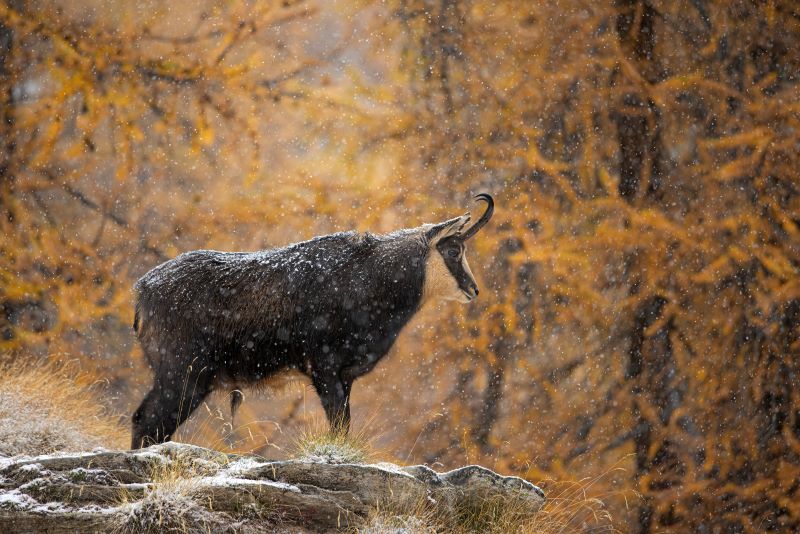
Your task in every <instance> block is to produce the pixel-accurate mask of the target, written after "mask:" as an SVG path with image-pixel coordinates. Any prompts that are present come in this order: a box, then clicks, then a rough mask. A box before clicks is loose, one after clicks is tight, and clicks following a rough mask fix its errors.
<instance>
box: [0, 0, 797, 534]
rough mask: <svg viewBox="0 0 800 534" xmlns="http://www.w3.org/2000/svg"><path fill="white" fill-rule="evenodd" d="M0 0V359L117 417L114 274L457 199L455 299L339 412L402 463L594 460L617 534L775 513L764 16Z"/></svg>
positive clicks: (783, 284) (777, 351) (665, 9)
mask: <svg viewBox="0 0 800 534" xmlns="http://www.w3.org/2000/svg"><path fill="white" fill-rule="evenodd" d="M18 4H19V2H13V1H6V2H3V3H1V4H0V45H2V46H0V93H1V94H2V98H3V104H4V106H3V114H4V117H3V122H2V124H0V134H2V146H0V149H2V151H3V152H2V155H0V158H2V159H1V160H0V209H1V210H2V215H3V217H2V220H0V225H2V231H3V235H4V236H7V237H6V238H5V239H4V240H3V242H2V244H0V280H2V284H0V302H2V306H3V312H4V313H3V314H2V315H0V333H2V338H0V350H2V351H3V353H4V358H11V357H16V358H20V357H28V355H29V354H41V355H45V356H49V357H50V358H53V359H57V358H60V357H63V356H64V355H74V354H88V355H90V357H87V358H86V359H85V361H84V364H85V366H87V367H90V368H93V369H95V370H96V371H97V372H98V373H99V374H101V375H103V376H106V377H108V378H109V380H110V381H111V384H112V386H113V387H115V388H116V390H117V391H118V392H119V400H118V403H119V405H120V406H121V407H123V408H125V409H127V410H129V411H130V410H131V409H132V407H133V406H134V405H135V404H136V403H137V402H138V401H139V398H140V396H141V394H143V388H144V386H145V385H146V384H147V382H148V380H149V374H148V372H147V371H146V367H145V366H144V364H143V363H142V361H141V355H140V353H139V350H138V348H136V347H135V345H134V344H133V336H132V334H131V332H130V331H129V324H130V319H131V315H132V312H131V309H130V297H131V295H130V292H129V291H130V290H129V288H130V286H131V284H132V282H133V281H134V280H135V279H136V278H137V277H138V276H139V275H141V274H142V273H143V272H144V271H146V270H147V269H148V268H150V267H152V266H153V265H155V264H156V263H158V262H160V261H162V260H163V259H165V258H168V257H172V256H174V255H176V254H177V253H179V252H182V251H185V250H191V249H195V248H217V249H223V250H237V249H256V248H261V247H267V246H273V245H278V244H283V243H287V242H291V241H297V240H300V239H304V238H308V237H310V236H312V235H316V234H321V233H327V232H330V231H334V230H340V229H348V228H354V227H355V228H357V229H362V230H365V229H371V230H374V231H386V230H390V229H394V228H398V227H403V226H414V225H417V224H419V223H421V222H424V221H431V220H436V219H439V218H443V217H447V216H451V215H453V214H457V213H459V212H460V209H461V207H462V205H463V204H464V203H465V202H466V200H467V199H468V198H469V194H472V193H476V192H479V191H484V190H486V191H490V192H491V193H492V194H493V195H494V196H495V198H496V200H497V204H498V209H497V211H496V215H495V218H494V219H493V221H492V223H491V224H490V226H489V227H487V229H486V230H485V231H483V232H482V234H481V235H480V236H479V237H478V238H476V239H475V241H474V244H473V245H472V247H471V249H470V258H471V262H472V266H473V271H474V272H475V274H476V276H477V278H478V282H479V285H480V286H481V287H482V288H485V290H484V291H482V292H481V298H480V299H479V301H478V303H477V304H475V305H473V306H470V307H468V308H464V307H460V306H457V305H452V306H451V305H447V306H441V307H435V308H431V309H426V310H423V311H422V312H421V313H420V314H419V315H418V317H416V318H415V320H414V321H413V323H412V324H411V325H410V326H409V327H408V328H407V330H406V332H405V333H404V334H403V336H401V339H400V340H399V341H398V344H397V346H396V348H395V349H394V351H393V354H392V355H391V356H390V357H389V358H388V359H387V360H386V361H385V362H382V363H381V365H380V366H379V367H378V369H376V371H375V372H374V373H373V374H371V375H369V376H368V377H365V378H364V379H363V380H362V381H360V382H359V385H358V386H356V388H355V389H354V395H353V410H354V417H355V422H356V424H358V421H359V420H361V421H364V420H367V419H369V420H378V421H383V422H382V423H379V424H378V426H380V427H382V428H380V430H381V437H380V438H379V442H378V443H377V445H378V446H379V447H380V448H382V449H385V450H389V451H392V452H393V454H394V455H395V456H397V457H398V458H400V459H408V460H409V461H411V460H413V461H427V462H431V463H433V462H441V463H443V464H446V465H454V464H456V463H462V462H463V461H464V460H468V461H475V462H480V463H483V464H487V465H489V466H490V467H495V468H497V469H499V470H501V471H508V472H515V473H518V474H520V475H523V476H526V477H528V478H531V479H534V480H536V479H557V480H562V481H567V480H579V479H582V478H591V479H595V478H596V477H597V475H598V474H599V473H606V472H607V473H609V475H607V476H606V477H605V478H603V479H600V480H597V481H595V482H594V483H593V490H595V491H596V492H597V494H599V495H608V496H609V502H608V505H609V506H610V509H611V511H612V515H613V516H614V517H615V518H616V521H617V522H618V524H619V526H620V527H623V528H626V530H628V529H629V530H636V531H639V532H651V531H658V530H662V529H670V530H676V531H686V532H693V531H698V530H701V529H702V528H707V529H710V530H713V529H715V528H716V529H718V530H720V531H727V530H737V531H752V532H756V531H760V530H763V529H771V530H791V529H797V528H800V506H798V504H797V502H796V499H795V498H794V496H793V494H794V492H795V491H796V489H797V486H798V480H800V461H798V452H800V399H798V394H797V391H798V378H797V377H798V372H800V369H798V368H797V356H798V349H800V341H798V340H799V339H800V332H799V331H798V324H800V283H798V280H800V277H798V274H800V273H798V269H800V263H799V260H798V258H800V253H799V251H800V215H799V214H800V194H798V186H799V184H800V180H798V170H797V169H798V168H800V160H799V159H798V150H797V147H798V146H800V87H799V86H798V83H799V82H800V80H798V77H797V73H798V72H800V56H798V54H797V53H796V50H797V48H798V45H800V42H799V41H800V38H799V37H798V35H800V22H798V20H800V14H799V13H798V11H797V8H796V7H795V6H794V3H792V2H788V1H775V2H764V3H758V4H755V3H753V4H752V5H751V4H750V3H745V2H721V1H712V2H706V3H697V2H688V1H687V2H684V1H680V2H662V1H659V0H646V1H643V0H624V1H619V2H615V3H603V2H589V1H586V0H571V1H568V2H558V3H557V4H556V3H544V5H540V4H542V3H538V2H536V3H534V2H516V1H513V0H501V1H498V2H491V3H490V2H479V1H466V2H452V1H449V0H394V1H392V2H388V3H387V2H375V3H372V2H361V3H358V4H356V5H354V4H353V3H350V2H338V3H333V4H330V3H324V2H316V3H315V2H310V1H307V2H303V1H300V2H260V3H257V4H250V3H246V2H230V3H228V2H226V3H219V2H214V1H211V0H208V1H204V0H196V2H194V4H195V7H196V10H195V11H194V12H192V11H189V10H187V8H186V7H184V6H183V4H181V6H180V7H177V4H176V5H175V6H172V7H171V10H170V9H169V8H160V7H158V6H160V5H161V4H160V3H153V5H148V4H141V5H137V6H130V5H129V4H130V3H127V2H119V3H118V4H115V5H113V6H110V7H109V4H108V3H107V2H102V3H101V2H95V1H92V0H82V1H80V2H63V1H62V2H59V1H56V0H50V1H45V0H40V1H38V2H33V3H30V5H25V6H20V5H18ZM253 5H256V6H258V7H257V8H254V7H253ZM53 14H58V16H52V15H53ZM175 14H181V15H182V17H177V16H173V15H175ZM184 15H185V16H184ZM6 42H7V43H8V45H7V46H6V44H5V43H6ZM305 392H306V390H305V389H303V388H295V389H290V390H289V391H288V392H284V393H283V394H282V395H278V396H277V398H269V399H267V400H266V401H265V400H264V399H263V398H260V400H259V397H258V395H253V396H252V397H253V398H248V400H247V402H245V405H244V406H243V409H242V411H241V412H240V413H239V415H237V424H239V423H242V424H243V426H241V427H237V428H236V429H231V428H230V426H225V425H227V424H229V422H228V421H227V419H226V418H225V417H224V416H218V415H215V411H214V410H215V406H214V405H213V403H212V405H211V406H210V407H209V410H208V412H206V413H208V414H211V416H210V417H209V418H208V420H206V421H201V422H195V423H194V425H188V426H187V427H186V429H185V434H184V438H187V437H190V438H192V439H194V440H195V441H198V442H201V443H206V444H209V443H211V444H217V445H219V444H220V443H222V442H224V441H227V442H228V443H232V444H235V445H237V446H239V447H242V448H250V449H252V448H254V447H260V449H259V450H260V452H262V453H263V454H268V455H274V454H281V452H280V450H279V449H280V448H281V447H283V446H285V444H287V443H290V442H291V438H290V437H286V436H285V434H288V433H289V432H288V431H286V430H285V429H286V428H287V427H297V426H299V425H300V423H299V420H301V419H302V418H303V417H312V416H313V415H314V413H315V412H317V410H318V408H317V401H316V399H315V397H314V395H313V394H308V395H306V393H305ZM306 408H307V409H306ZM309 412H311V413H309ZM264 419H268V420H269V421H268V422H264V421H263V420H264ZM264 440H266V442H267V445H264V446H262V444H263V443H264ZM615 467H622V468H623V469H622V470H618V469H614V468H615ZM637 494H638V495H641V498H638V497H636V495H637ZM626 498H627V502H626Z"/></svg>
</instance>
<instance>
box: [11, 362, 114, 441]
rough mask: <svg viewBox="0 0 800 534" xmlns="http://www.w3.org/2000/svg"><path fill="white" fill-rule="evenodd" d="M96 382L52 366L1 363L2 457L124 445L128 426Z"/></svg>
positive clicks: (83, 375)
mask: <svg viewBox="0 0 800 534" xmlns="http://www.w3.org/2000/svg"><path fill="white" fill-rule="evenodd" d="M95 382H96V381H94V380H93V379H92V378H91V377H90V376H88V375H86V374H83V373H77V372H72V371H70V370H69V369H67V368H64V367H58V366H54V365H45V366H41V367H26V366H21V365H12V366H4V367H0V456H14V455H19V454H27V455H31V456H33V455H39V454H49V453H52V452H56V451H58V452H63V451H86V450H91V449H93V448H96V447H106V448H123V447H126V446H127V445H128V439H129V438H128V430H127V429H126V428H124V427H122V426H121V425H120V424H119V418H118V417H114V416H112V415H111V414H109V413H108V411H107V409H106V408H105V407H104V406H103V405H102V403H101V401H100V400H99V397H98V395H97V392H96V391H95V389H96V388H94V387H93V383H95Z"/></svg>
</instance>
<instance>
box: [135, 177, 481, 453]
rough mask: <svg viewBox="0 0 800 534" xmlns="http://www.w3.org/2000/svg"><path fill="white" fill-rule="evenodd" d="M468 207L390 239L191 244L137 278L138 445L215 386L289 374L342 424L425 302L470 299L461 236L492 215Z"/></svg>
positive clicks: (163, 436) (235, 391) (161, 434)
mask: <svg viewBox="0 0 800 534" xmlns="http://www.w3.org/2000/svg"><path fill="white" fill-rule="evenodd" d="M475 198H476V199H478V200H482V201H484V202H486V204H487V208H486V211H485V212H484V213H483V215H482V216H481V217H480V219H478V221H476V222H475V223H474V224H473V225H472V226H470V227H467V226H466V225H467V223H468V222H469V218H470V216H469V214H468V213H467V214H465V215H462V216H460V217H455V218H453V219H450V220H447V221H445V222H442V223H439V224H425V225H422V226H420V227H417V228H411V229H403V230H398V231H395V232H392V233H389V234H385V235H375V234H371V233H358V232H352V231H351V232H343V233H335V234H331V235H326V236H321V237H315V238H313V239H311V240H309V241H303V242H301V243H295V244H292V245H288V246H286V247H281V248H274V249H268V250H261V251H257V252H217V251H212V250H196V251H193V252H187V253H185V254H181V255H180V256H178V257H176V258H174V259H172V260H169V261H167V262H165V263H162V264H161V265H158V266H157V267H154V268H153V269H151V270H150V271H149V272H147V273H146V274H145V275H144V276H142V278H140V279H139V281H138V282H136V285H135V286H134V288H135V293H136V310H135V318H134V323H133V328H134V331H135V332H136V334H137V336H138V338H139V342H140V343H141V346H142V349H143V351H144V354H145V356H146V358H147V360H148V362H149V363H150V367H151V368H152V370H153V373H154V380H153V387H152V389H151V390H150V392H149V393H148V394H147V395H146V396H145V398H144V400H143V401H142V403H141V405H140V406H139V408H138V409H137V410H136V412H135V413H134V414H133V417H132V423H133V424H132V426H133V440H132V447H133V448H139V447H142V446H145V445H147V444H151V443H160V442H163V441H167V440H169V439H170V437H171V435H172V434H173V432H175V430H176V429H177V427H178V426H179V425H180V424H181V423H182V422H183V421H184V420H185V419H186V418H187V417H188V416H189V415H190V414H191V413H192V412H193V411H194V410H195V409H196V408H197V407H198V406H199V405H200V403H202V402H203V400H204V399H205V398H206V396H207V395H208V394H209V393H210V392H211V391H213V390H215V389H218V390H219V389H221V390H229V391H230V392H231V412H232V415H233V413H234V412H235V410H236V407H237V405H238V404H239V403H240V402H241V400H242V396H241V392H240V391H239V388H240V387H244V386H247V385H252V384H257V383H258V382H260V381H262V380H264V379H266V378H268V377H270V376H272V375H274V374H276V373H278V372H279V371H282V370H291V369H294V370H296V371H299V372H301V373H303V374H305V375H306V376H308V377H309V378H310V379H311V383H312V384H313V385H314V388H315V389H316V391H317V394H318V395H319V397H320V400H321V402H322V406H323V408H324V409H325V414H326V416H327V418H328V421H329V423H330V424H331V426H332V427H334V428H339V429H340V430H343V431H345V432H346V431H347V429H348V428H349V424H350V403H349V398H350V388H351V387H352V385H353V381H354V380H355V379H356V378H358V377H359V376H362V375H363V374H365V373H368V372H369V371H370V370H372V368H373V367H375V365H376V364H377V363H378V361H379V360H380V359H381V358H383V357H384V356H385V355H386V353H387V352H388V351H389V349H390V348H391V347H392V344H393V343H394V341H395V339H396V338H397V336H398V334H399V333H400V331H401V330H402V328H403V327H404V326H405V324H406V323H407V322H408V321H409V319H411V317H412V316H413V315H414V314H415V313H416V312H417V310H419V309H420V307H421V306H422V305H423V304H424V303H425V302H427V301H429V300H433V299H447V300H457V301H460V302H469V301H471V300H473V299H474V298H475V297H477V296H478V286H477V284H476V283H475V279H474V278H473V276H472V272H471V271H470V268H469V265H467V260H466V257H465V253H464V251H465V243H466V241H467V240H468V239H470V238H471V237H472V236H474V235H475V234H476V233H477V232H478V230H480V229H481V228H482V227H483V226H484V225H485V224H486V223H487V222H488V221H489V219H490V218H491V217H492V213H493V212H494V201H493V199H492V197H491V196H489V195H488V194H485V193H481V194H479V195H477V196H476V197H475Z"/></svg>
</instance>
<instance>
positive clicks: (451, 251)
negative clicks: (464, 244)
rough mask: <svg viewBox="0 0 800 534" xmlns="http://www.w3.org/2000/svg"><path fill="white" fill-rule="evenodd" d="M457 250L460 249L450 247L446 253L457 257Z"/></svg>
mask: <svg viewBox="0 0 800 534" xmlns="http://www.w3.org/2000/svg"><path fill="white" fill-rule="evenodd" d="M459 252H460V251H459V250H458V249H457V248H451V249H448V250H447V255H448V256H450V257H451V258H457V257H458V253H459Z"/></svg>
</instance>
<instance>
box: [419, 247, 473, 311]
mask: <svg viewBox="0 0 800 534" xmlns="http://www.w3.org/2000/svg"><path fill="white" fill-rule="evenodd" d="M461 265H462V266H463V267H464V270H465V271H466V272H467V273H469V275H470V276H472V271H470V269H469V265H468V264H467V258H466V256H465V255H462V257H461ZM434 300H456V301H458V302H463V303H466V302H469V301H470V298H469V297H468V296H467V295H466V294H465V293H464V292H463V291H462V290H461V288H460V287H458V281H457V280H456V279H455V277H454V276H453V274H452V273H451V272H450V269H448V268H447V265H446V264H445V263H444V258H443V257H442V255H441V254H440V253H439V251H438V250H437V249H436V245H435V243H434V244H432V245H431V250H430V251H429V252H428V259H427V261H426V263H425V284H424V286H423V288H422V304H425V303H427V302H428V301H434Z"/></svg>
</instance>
